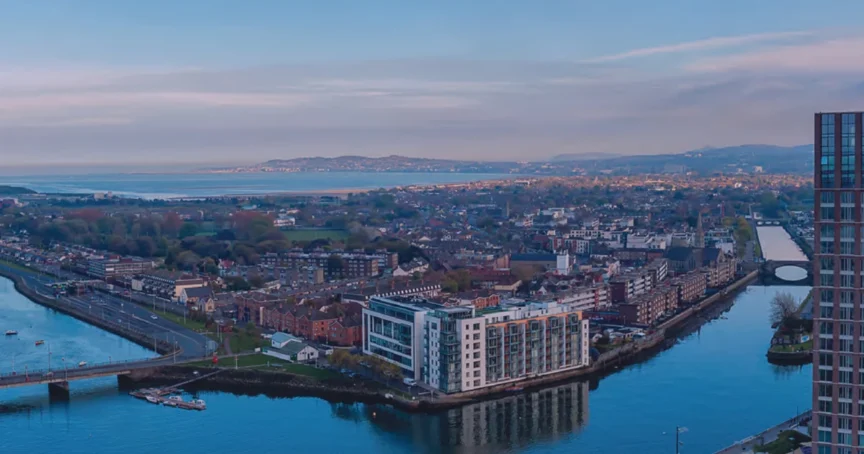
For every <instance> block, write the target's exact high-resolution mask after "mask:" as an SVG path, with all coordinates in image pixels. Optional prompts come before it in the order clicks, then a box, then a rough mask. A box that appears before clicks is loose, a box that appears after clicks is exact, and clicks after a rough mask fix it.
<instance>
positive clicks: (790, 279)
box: [759, 260, 813, 286]
mask: <svg viewBox="0 0 864 454" xmlns="http://www.w3.org/2000/svg"><path fill="white" fill-rule="evenodd" d="M759 279H760V281H761V282H762V283H763V284H767V285H770V284H781V285H811V286H812V285H813V262H811V261H809V260H767V261H765V262H762V264H761V265H760V266H759Z"/></svg>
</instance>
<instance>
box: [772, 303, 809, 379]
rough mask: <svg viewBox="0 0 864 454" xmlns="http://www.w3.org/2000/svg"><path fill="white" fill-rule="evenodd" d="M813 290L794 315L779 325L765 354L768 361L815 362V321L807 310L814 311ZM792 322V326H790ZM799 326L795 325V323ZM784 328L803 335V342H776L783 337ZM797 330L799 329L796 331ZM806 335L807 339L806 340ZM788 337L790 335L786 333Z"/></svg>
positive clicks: (775, 362) (802, 363)
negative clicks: (806, 312) (808, 315)
mask: <svg viewBox="0 0 864 454" xmlns="http://www.w3.org/2000/svg"><path fill="white" fill-rule="evenodd" d="M812 299H813V290H810V293H808V294H807V296H806V297H805V298H804V300H803V301H801V304H800V305H799V306H798V310H797V311H796V313H795V315H794V317H793V318H792V319H790V321H786V320H784V321H783V322H782V323H780V326H778V327H777V330H776V331H775V332H774V335H773V336H772V337H771V341H772V342H771V346H770V347H768V352H767V353H766V354H765V356H766V358H767V359H768V362H769V363H771V364H775V365H778V366H800V365H804V364H810V363H811V362H813V332H812V331H813V321H812V317H810V318H808V317H807V314H805V313H804V312H805V311H812ZM789 324H792V326H791V328H790V327H789V326H790V325H789ZM795 324H797V325H798V326H797V327H795V326H794V325H795ZM784 329H787V330H790V331H792V333H793V335H794V336H796V337H797V336H798V335H801V339H802V340H803V342H800V343H791V344H790V343H783V344H780V343H774V340H775V339H777V338H781V339H783V335H782V332H783V330H784ZM796 330H797V331H796ZM804 336H806V340H804V339H805V338H804ZM786 337H787V338H788V335H786Z"/></svg>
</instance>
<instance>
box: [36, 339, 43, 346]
mask: <svg viewBox="0 0 864 454" xmlns="http://www.w3.org/2000/svg"><path fill="white" fill-rule="evenodd" d="M44 343H45V341H44V340H38V341H36V345H37V346H39V345H42V344H44Z"/></svg>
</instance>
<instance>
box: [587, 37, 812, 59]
mask: <svg viewBox="0 0 864 454" xmlns="http://www.w3.org/2000/svg"><path fill="white" fill-rule="evenodd" d="M812 35H813V32H809V31H801V32H782V33H759V34H753V35H741V36H724V37H715V38H707V39H700V40H698V41H688V42H684V43H678V44H670V45H667V46H657V47H645V48H641V49H633V50H630V51H627V52H622V53H619V54H612V55H604V56H601V57H596V58H591V59H588V60H584V62H585V63H606V62H614V61H619V60H626V59H629V58H635V57H648V56H651V55H659V54H673V53H679V52H695V51H705V50H715V49H724V48H730V47H738V46H744V45H752V44H760V43H768V42H778V41H784V40H792V39H796V38H802V37H807V36H812Z"/></svg>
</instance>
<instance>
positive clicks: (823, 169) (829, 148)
mask: <svg viewBox="0 0 864 454" xmlns="http://www.w3.org/2000/svg"><path fill="white" fill-rule="evenodd" d="M821 145H822V147H821V148H822V156H821V158H820V161H819V164H820V165H819V167H820V181H821V183H822V187H825V188H833V187H834V115H832V114H824V115H822V134H821Z"/></svg>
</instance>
